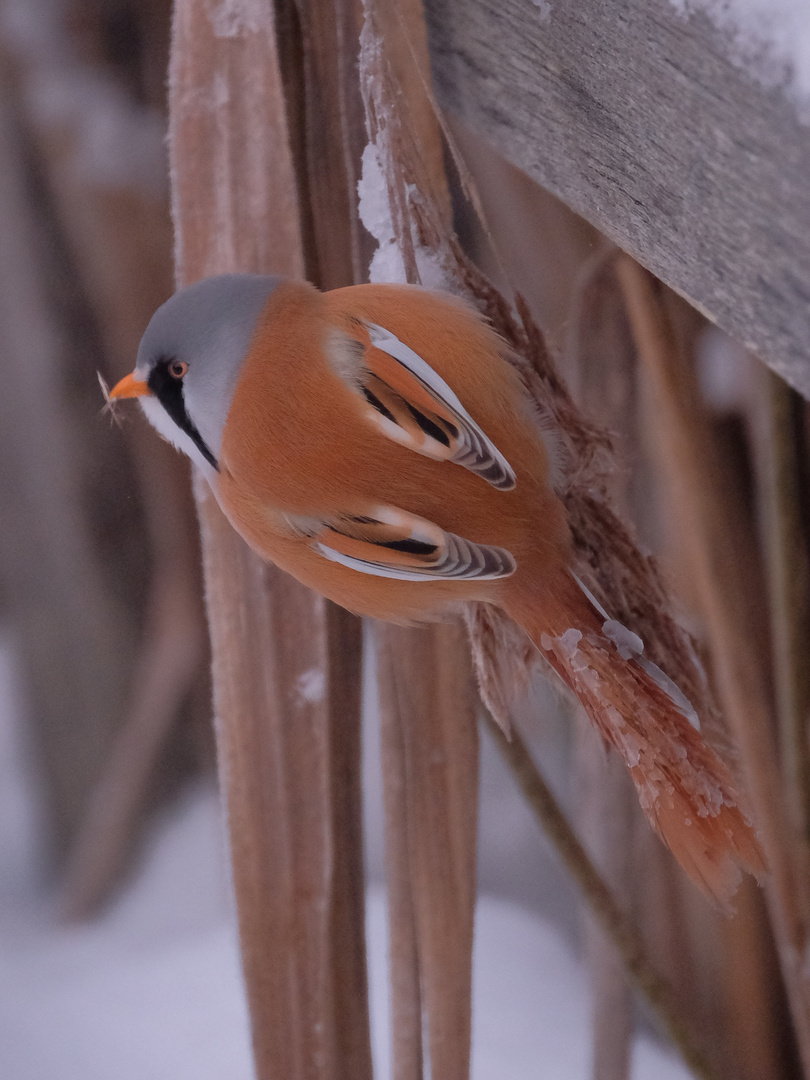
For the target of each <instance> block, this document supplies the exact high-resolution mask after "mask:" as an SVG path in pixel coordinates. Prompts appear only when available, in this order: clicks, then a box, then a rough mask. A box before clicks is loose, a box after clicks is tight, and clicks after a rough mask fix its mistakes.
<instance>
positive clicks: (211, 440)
mask: <svg viewBox="0 0 810 1080" xmlns="http://www.w3.org/2000/svg"><path fill="white" fill-rule="evenodd" d="M282 280H283V279H282V278H280V277H269V276H264V275H260V274H223V275H221V276H220V277H211V278H205V279H204V280H202V281H198V282H196V283H195V284H194V285H189V286H188V287H187V288H185V289H180V290H179V291H178V292H176V293H175V294H174V296H172V297H171V298H170V299H169V300H167V301H166V303H165V304H163V306H162V307H159V308H158V310H157V311H156V312H155V314H154V315H153V316H152V319H151V321H150V323H149V325H148V326H147V328H146V331H145V333H144V335H143V337H142V338H141V344H140V347H139V349H138V362H137V365H136V367H135V371H134V372H133V375H134V376H135V378H136V379H137V380H138V381H139V382H145V383H146V384H147V385H148V387H149V390H150V393H149V394H147V395H144V396H143V397H140V398H139V400H140V403H141V406H142V408H143V410H144V412H145V413H146V415H147V417H148V419H149V421H150V422H151V423H152V425H153V426H154V427H155V428H157V430H158V431H159V432H160V434H161V435H163V436H164V438H166V439H168V440H169V442H171V443H173V444H174V445H175V446H176V447H177V448H178V449H180V450H183V451H184V452H185V453H186V454H188V456H189V457H190V458H191V459H192V461H194V462H195V463H196V464H198V465H200V466H201V467H202V468H203V469H204V470H210V469H211V468H213V469H217V468H218V467H219V465H218V463H219V455H220V451H221V448H222V431H223V428H224V427H225V419H226V417H227V415H228V410H229V409H230V407H231V402H232V400H233V395H234V390H235V388H236V382H237V379H238V378H239V371H240V369H241V366H242V361H243V360H244V358H245V355H246V353H247V351H248V349H249V347H250V343H251V340H252V338H253V334H254V331H255V329H256V323H257V320H258V318H259V316H260V315H261V313H262V311H263V310H264V306H265V304H266V303H267V300H268V298H269V296H270V294H271V293H272V292H273V290H274V289H275V288H276V286H277V285H278V284H280V282H281V281H282Z"/></svg>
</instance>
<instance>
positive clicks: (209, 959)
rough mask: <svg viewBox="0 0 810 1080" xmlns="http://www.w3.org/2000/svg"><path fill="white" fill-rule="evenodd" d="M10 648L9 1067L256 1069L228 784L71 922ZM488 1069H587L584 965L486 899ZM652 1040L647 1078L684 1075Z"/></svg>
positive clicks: (550, 1079) (380, 1025) (42, 1075)
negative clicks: (231, 872) (47, 876)
mask: <svg viewBox="0 0 810 1080" xmlns="http://www.w3.org/2000/svg"><path fill="white" fill-rule="evenodd" d="M12 690H13V688H12V686H11V679H10V670H9V665H8V658H7V654H6V652H5V651H4V650H3V649H2V648H1V647H0V1077H2V1078H3V1080H56V1078H57V1077H58V1078H59V1080H147V1078H148V1080H249V1078H250V1077H251V1076H252V1070H251V1062H250V1052H249V1045H248V1022H247V1015H246V1010H245V1002H244V995H243V991H242V986H241V981H240V972H239V961H238V954H237V947H236V935H235V929H234V920H233V911H232V907H231V901H230V896H229V891H228V886H227V874H226V871H225V861H224V854H223V852H224V845H223V829H222V824H221V820H220V816H219V810H218V805H217V798H216V793H215V791H214V790H213V788H212V787H211V786H206V785H204V784H199V785H197V786H195V787H193V788H191V789H189V790H187V791H186V792H185V793H184V794H183V795H182V797H181V798H180V799H179V800H178V801H177V803H176V804H175V805H174V806H173V807H172V808H171V809H170V810H168V811H167V812H166V813H165V814H164V815H163V817H162V818H161V820H159V821H158V822H157V823H156V825H155V827H154V830H153V836H152V840H151V843H150V845H149V846H148V849H147V851H146V853H145V855H144V857H143V859H142V862H141V865H140V867H139V869H138V871H137V873H136V875H135V876H134V879H133V881H132V883H131V884H130V886H129V888H128V889H127V890H126V892H125V893H124V895H123V896H121V898H120V899H119V900H118V901H117V902H116V903H115V904H114V905H113V906H112V907H111V908H110V910H108V912H107V913H106V914H105V915H104V916H103V917H102V918H100V919H99V920H97V921H96V922H94V923H92V924H90V925H88V926H84V927H79V928H65V927H62V926H59V925H58V924H57V923H56V922H55V920H54V919H53V917H52V913H51V911H50V910H49V904H48V898H47V894H46V893H44V892H43V890H41V889H39V888H38V887H37V866H36V859H35V852H36V831H37V830H36V819H35V814H34V806H35V800H34V795H35V792H34V791H33V790H32V785H31V780H30V775H31V774H30V770H29V769H27V768H26V766H25V756H24V754H23V753H22V752H21V748H20V745H19V744H20V739H19V729H18V721H17V717H18V715H19V713H18V710H17V709H16V708H15V707H14V702H13V693H12ZM368 928H369V946H370V976H371V989H372V1022H373V1029H374V1052H375V1063H376V1075H377V1077H378V1080H387V1078H388V1076H389V1069H388V1031H387V1022H386V1018H387V998H386V955H385V940H386V931H385V900H384V894H383V892H382V890H381V889H380V888H379V887H375V888H372V889H371V890H370V892H369V898H368ZM476 935H477V939H476V950H475V1002H474V1050H473V1077H474V1078H475V1080H580V1078H581V1080H585V1078H586V1077H587V1076H588V1073H589V1068H588V1063H589V1040H588V994H587V985H586V978H585V974H584V972H583V970H582V968H581V966H580V965H579V964H578V963H577V962H576V961H575V960H574V958H573V957H572V955H571V954H570V952H569V951H568V946H567V945H566V943H565V941H564V940H563V938H562V936H561V934H560V933H559V931H558V930H557V929H555V928H553V927H552V926H551V924H549V923H548V922H546V921H544V920H543V919H541V918H540V917H538V916H537V915H536V914H533V913H531V912H529V911H528V910H526V909H525V908H524V907H521V906H519V905H517V904H515V903H514V902H510V901H508V900H505V899H502V898H496V897H492V896H482V898H481V900H480V903H479V906H478V922H477V931H476ZM686 1076H687V1073H686V1072H685V1070H683V1069H682V1068H681V1067H680V1065H678V1064H677V1063H676V1062H674V1061H673V1060H672V1059H671V1058H669V1057H667V1056H666V1055H665V1054H664V1053H663V1052H662V1051H661V1049H660V1048H658V1047H655V1046H653V1045H651V1044H650V1043H649V1042H647V1041H643V1040H640V1041H639V1042H638V1044H637V1046H636V1054H635V1068H634V1073H633V1077H634V1080H685V1078H686Z"/></svg>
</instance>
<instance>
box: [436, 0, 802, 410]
mask: <svg viewBox="0 0 810 1080" xmlns="http://www.w3.org/2000/svg"><path fill="white" fill-rule="evenodd" d="M425 6H426V11H427V17H428V25H429V33H430V49H431V56H432V62H433V76H434V81H435V85H436V92H437V95H438V98H439V100H440V102H441V104H442V105H443V107H444V108H446V109H448V110H449V111H450V112H451V113H453V114H455V115H456V116H457V117H458V118H459V119H460V120H461V121H462V122H464V123H465V124H467V125H468V126H469V127H470V128H471V129H472V130H473V131H475V132H476V133H477V134H479V135H481V136H483V137H485V138H486V139H487V140H488V141H489V142H490V143H491V144H492V145H493V146H494V147H495V148H496V149H498V150H499V151H500V152H501V153H503V154H504V155H505V156H506V157H507V158H508V159H509V160H510V161H512V162H514V163H515V164H516V165H519V166H520V167H521V168H523V169H525V170H526V172H528V173H529V174H530V175H531V176H532V177H533V178H534V179H535V180H537V181H538V182H539V183H540V184H542V185H543V186H544V187H546V188H548V189H549V190H550V191H551V192H553V193H554V194H555V195H557V196H558V197H559V198H561V199H562V200H563V201H564V202H565V203H567V204H568V205H569V206H570V207H572V208H573V209H574V210H576V211H577V213H579V214H581V215H582V216H583V217H585V218H586V219H587V220H588V221H590V222H592V223H593V224H594V225H596V226H597V227H598V228H599V229H601V230H602V231H603V232H604V233H606V234H607V235H608V236H609V237H611V239H613V240H615V241H616V243H617V244H619V245H620V246H621V247H622V248H624V249H625V250H626V251H628V252H629V253H630V254H632V255H633V256H634V257H635V258H637V259H638V260H639V261H640V262H642V263H643V264H644V265H645V266H647V267H648V268H649V269H650V270H652V271H653V272H654V273H655V274H657V275H658V276H659V277H660V278H662V279H663V280H664V281H665V282H666V283H667V284H668V285H670V286H671V287H672V288H674V289H676V290H677V291H678V292H681V293H682V294H683V295H684V296H686V297H687V298H688V299H689V300H690V301H691V302H692V303H694V304H695V305H696V306H698V307H700V308H701V309H702V310H704V311H705V312H706V313H707V314H708V315H709V316H710V318H712V319H714V320H715V321H716V322H717V323H718V324H719V325H720V326H722V327H723V329H725V330H726V331H728V332H729V333H730V334H731V335H732V336H734V337H736V338H737V339H739V340H740V341H742V342H743V343H744V344H745V345H746V346H748V347H749V348H751V349H752V350H754V351H755V352H757V353H758V354H759V355H760V356H761V357H762V359H763V360H765V361H767V363H768V364H770V365H771V366H772V367H773V368H774V369H775V370H776V371H777V372H779V373H780V374H781V375H783V376H784V377H785V378H786V379H787V380H788V381H789V382H790V383H792V384H793V386H795V387H796V388H797V389H798V390H800V391H801V392H802V393H803V394H804V395H805V396H810V357H809V356H808V348H807V342H808V340H810V184H808V177H810V128H808V127H804V126H802V124H801V123H800V122H799V119H798V117H797V114H796V111H795V109H794V107H793V105H792V104H791V102H790V101H788V100H787V99H786V98H785V96H784V95H783V94H782V92H781V91H780V90H779V89H778V88H775V89H772V90H765V89H763V87H762V86H761V85H759V84H758V83H756V82H755V81H754V80H753V79H752V78H751V77H750V76H749V75H748V74H747V73H746V72H745V71H743V70H740V69H739V68H737V67H735V66H734V65H733V64H732V63H731V61H730V60H729V59H728V56H727V53H726V50H725V43H724V41H723V39H722V38H721V36H720V34H719V32H718V31H717V30H715V29H714V28H713V27H712V26H711V24H710V23H709V22H708V20H707V19H706V18H704V17H703V16H700V15H692V16H690V17H689V18H684V17H683V16H681V15H679V14H678V12H677V11H676V9H675V8H674V6H673V5H672V4H671V3H670V2H669V0H552V3H551V5H550V14H549V15H548V16H544V14H543V10H542V9H543V8H544V6H545V5H538V4H535V3H532V0H498V2H497V3H492V2H490V0H454V2H453V3H447V2H446V0H427V2H426V5H425Z"/></svg>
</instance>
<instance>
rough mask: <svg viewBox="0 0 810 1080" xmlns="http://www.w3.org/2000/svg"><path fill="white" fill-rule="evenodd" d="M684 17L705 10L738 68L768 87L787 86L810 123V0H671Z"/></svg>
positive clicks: (803, 117) (793, 100) (802, 115)
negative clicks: (809, 1) (722, 37)
mask: <svg viewBox="0 0 810 1080" xmlns="http://www.w3.org/2000/svg"><path fill="white" fill-rule="evenodd" d="M670 3H671V4H672V6H673V7H674V8H675V9H676V10H677V11H678V12H679V13H680V14H681V15H683V16H684V17H688V16H689V15H692V14H693V13H695V12H697V11H701V12H703V13H704V14H705V15H706V16H707V17H708V18H709V19H711V21H712V22H713V23H714V25H715V26H716V27H717V28H718V30H720V31H721V33H722V34H723V35H724V36H725V38H726V43H727V44H726V49H727V53H728V58H729V60H730V61H731V63H732V64H734V66H735V67H738V68H742V69H743V70H745V71H746V73H747V74H748V75H749V76H750V77H751V78H752V79H754V80H755V81H756V82H758V83H760V84H761V85H762V86H764V87H765V88H766V89H771V88H773V87H781V88H782V89H783V90H784V92H785V94H786V96H787V97H788V99H789V100H791V101H792V102H793V104H794V106H795V107H796V110H797V113H798V116H799V119H800V120H801V122H802V123H804V124H808V123H810V4H808V3H807V0H670Z"/></svg>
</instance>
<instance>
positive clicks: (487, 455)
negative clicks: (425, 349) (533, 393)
mask: <svg viewBox="0 0 810 1080" xmlns="http://www.w3.org/2000/svg"><path fill="white" fill-rule="evenodd" d="M366 329H367V330H368V334H369V337H370V339H371V345H372V347H371V348H370V349H366V353H365V356H364V363H365V365H366V370H365V371H363V370H361V371H360V372H359V380H360V389H361V391H362V393H363V394H364V396H365V398H366V401H367V402H368V405H369V414H370V417H371V419H372V420H373V421H374V422H375V423H376V424H377V425H378V426H379V427H380V428H381V429H382V430H383V432H384V433H385V434H386V435H387V436H388V437H389V438H391V439H393V440H395V441H396V442H399V443H402V444H404V445H406V446H409V447H410V448H411V449H413V450H415V451H416V452H417V453H420V454H425V455H426V456H427V457H432V458H436V459H438V460H440V461H452V462H455V463H456V464H457V465H461V466H462V467H463V468H465V469H469V470H470V471H471V472H474V473H476V474H477V475H478V476H481V477H482V478H483V479H484V480H486V481H487V483H489V484H492V486H493V487H495V488H498V489H499V490H500V491H509V490H510V489H511V488H513V487H514V486H515V473H514V470H513V469H512V466H511V465H510V464H509V462H508V461H507V460H506V458H505V457H504V456H503V454H502V453H501V452H500V451H499V450H498V448H497V447H496V446H495V444H494V443H493V442H492V440H491V439H490V438H489V437H488V436H487V435H486V434H485V433H484V431H483V430H482V429H481V428H480V427H479V425H478V424H477V423H476V422H475V420H473V418H472V417H471V416H470V414H469V413H468V412H467V410H466V409H465V408H464V406H463V405H462V404H461V402H460V401H459V399H458V397H457V396H456V394H455V393H454V391H453V390H452V389H451V387H450V386H448V384H447V383H446V382H445V381H444V379H442V377H441V376H440V375H439V374H438V373H437V372H436V371H434V370H433V368H432V367H431V366H430V365H429V364H428V363H427V361H425V360H424V359H423V358H422V357H421V356H419V355H418V353H415V352H414V351H413V349H411V348H410V347H409V346H408V345H406V344H405V343H404V342H403V341H400V339H399V338H398V337H396V335H395V334H392V333H391V332H390V331H389V330H386V329H385V328H384V327H382V326H377V325H376V324H375V323H367V324H366Z"/></svg>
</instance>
